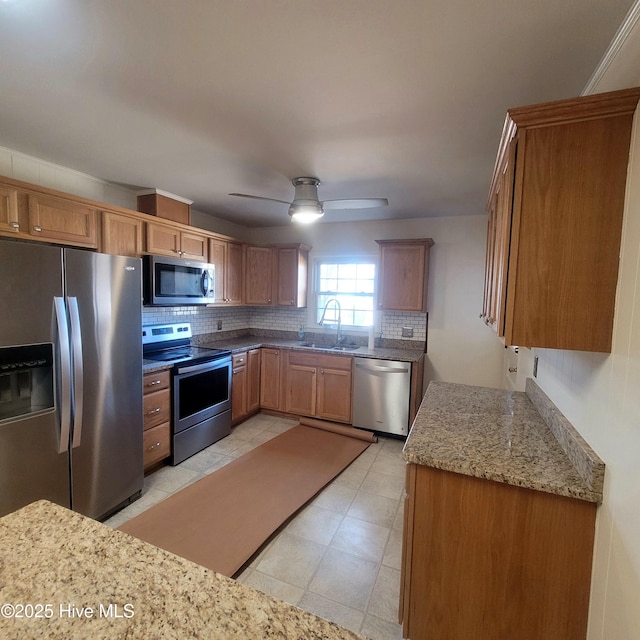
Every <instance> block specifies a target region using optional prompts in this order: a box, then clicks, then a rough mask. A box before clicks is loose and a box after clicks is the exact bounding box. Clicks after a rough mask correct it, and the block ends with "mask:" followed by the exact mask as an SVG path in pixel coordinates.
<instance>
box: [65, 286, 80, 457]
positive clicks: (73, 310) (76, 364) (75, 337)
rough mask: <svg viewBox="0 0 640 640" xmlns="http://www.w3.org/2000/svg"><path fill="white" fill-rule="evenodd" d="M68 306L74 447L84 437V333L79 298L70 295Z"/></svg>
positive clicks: (78, 444) (77, 445)
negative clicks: (71, 362) (81, 324)
mask: <svg viewBox="0 0 640 640" xmlns="http://www.w3.org/2000/svg"><path fill="white" fill-rule="evenodd" d="M67 308H68V309H69V320H70V322H71V342H72V345H73V400H74V402H73V431H72V434H73V436H72V444H71V446H72V448H74V449H75V448H76V447H79V446H80V442H81V439H82V408H83V407H82V399H83V398H82V396H83V385H84V376H83V365H82V333H81V331H80V312H79V311H78V298H75V297H68V298H67Z"/></svg>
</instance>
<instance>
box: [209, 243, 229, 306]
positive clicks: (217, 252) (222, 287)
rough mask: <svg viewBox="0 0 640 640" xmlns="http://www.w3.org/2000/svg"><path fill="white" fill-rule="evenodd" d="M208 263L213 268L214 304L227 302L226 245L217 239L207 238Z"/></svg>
mask: <svg viewBox="0 0 640 640" xmlns="http://www.w3.org/2000/svg"><path fill="white" fill-rule="evenodd" d="M209 262H210V263H211V264H212V265H213V268H214V279H215V298H214V300H213V301H214V303H215V304H222V303H224V302H226V301H227V294H226V277H227V243H226V242H225V241H224V240H218V239H217V238H209Z"/></svg>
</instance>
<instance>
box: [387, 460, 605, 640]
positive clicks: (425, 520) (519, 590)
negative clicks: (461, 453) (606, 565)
mask: <svg viewBox="0 0 640 640" xmlns="http://www.w3.org/2000/svg"><path fill="white" fill-rule="evenodd" d="M595 516H596V505H595V504H594V503H591V502H586V501H583V500H577V499H573V498H565V497H562V496H557V495H553V494H550V493H545V492H542V491H534V490H531V489H526V488H522V487H515V486H511V485H506V484H502V483H499V482H493V481H491V480H485V479H481V478H475V477H471V476H465V475H462V474H458V473H451V472H448V471H442V470H440V469H434V468H431V467H426V466H422V465H416V464H409V465H407V502H406V504H405V520H404V534H403V548H402V575H401V595H400V612H399V613H400V621H401V622H402V625H403V635H404V637H405V638H410V640H423V639H427V638H428V639H430V640H434V639H436V638H437V640H466V639H467V638H482V640H513V639H514V638H518V640H584V639H585V637H586V630H587V615H588V608H589V590H590V581H591V563H592V554H593V539H594V528H595Z"/></svg>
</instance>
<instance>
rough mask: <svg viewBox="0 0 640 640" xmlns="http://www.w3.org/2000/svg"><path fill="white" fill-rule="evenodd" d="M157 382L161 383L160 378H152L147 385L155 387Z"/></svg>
mask: <svg viewBox="0 0 640 640" xmlns="http://www.w3.org/2000/svg"><path fill="white" fill-rule="evenodd" d="M157 384H160V380H151V381H150V382H147V387H153V386H155V385H157Z"/></svg>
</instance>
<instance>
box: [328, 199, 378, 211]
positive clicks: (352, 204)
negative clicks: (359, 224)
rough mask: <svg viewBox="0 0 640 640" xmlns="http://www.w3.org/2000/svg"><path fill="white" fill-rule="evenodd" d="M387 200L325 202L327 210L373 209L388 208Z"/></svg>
mask: <svg viewBox="0 0 640 640" xmlns="http://www.w3.org/2000/svg"><path fill="white" fill-rule="evenodd" d="M388 204H389V201H388V200H387V199H386V198H357V199H355V200H323V202H322V206H323V207H324V208H325V209H369V208H372V207H386V206H387V205H388Z"/></svg>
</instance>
